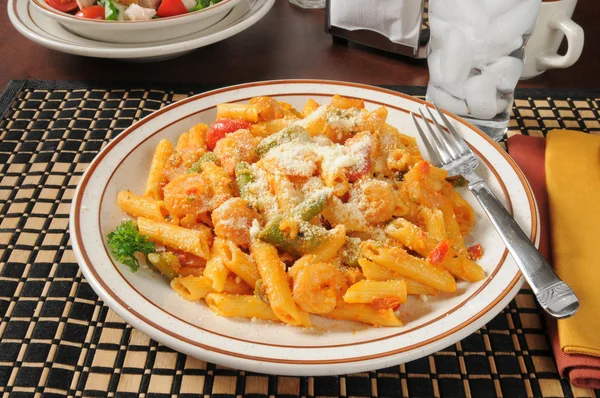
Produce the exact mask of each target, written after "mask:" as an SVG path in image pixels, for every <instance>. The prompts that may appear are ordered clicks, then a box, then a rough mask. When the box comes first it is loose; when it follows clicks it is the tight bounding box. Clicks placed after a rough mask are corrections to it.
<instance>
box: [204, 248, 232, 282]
mask: <svg viewBox="0 0 600 398" xmlns="http://www.w3.org/2000/svg"><path fill="white" fill-rule="evenodd" d="M227 250H229V248H228V247H227V242H226V241H225V240H224V239H221V238H215V242H214V243H213V247H212V249H211V251H210V259H209V260H208V261H207V263H206V269H205V270H204V276H206V277H207V278H209V279H210V280H211V281H212V288H213V289H214V290H215V291H216V292H222V291H223V289H224V288H225V281H226V280H227V276H228V275H229V269H228V268H227V267H226V266H225V262H224V257H225V256H226V254H225V252H226V251H227Z"/></svg>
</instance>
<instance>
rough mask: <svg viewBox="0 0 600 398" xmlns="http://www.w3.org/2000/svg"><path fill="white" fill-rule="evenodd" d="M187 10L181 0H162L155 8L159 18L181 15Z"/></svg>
mask: <svg viewBox="0 0 600 398" xmlns="http://www.w3.org/2000/svg"><path fill="white" fill-rule="evenodd" d="M187 12H188V10H187V8H185V5H183V1H181V0H162V3H160V7H158V10H156V15H158V16H159V17H161V18H164V17H174V16H175V15H181V14H185V13H187Z"/></svg>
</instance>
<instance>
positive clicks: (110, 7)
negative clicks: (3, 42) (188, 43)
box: [45, 0, 222, 21]
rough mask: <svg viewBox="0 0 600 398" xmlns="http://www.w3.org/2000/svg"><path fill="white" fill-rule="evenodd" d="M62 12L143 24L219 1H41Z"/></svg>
mask: <svg viewBox="0 0 600 398" xmlns="http://www.w3.org/2000/svg"><path fill="white" fill-rule="evenodd" d="M45 1H46V4H48V5H49V6H50V7H52V8H55V9H57V10H59V11H62V12H68V13H73V12H75V16H77V17H81V18H87V19H99V20H106V21H147V20H150V19H156V18H165V17H174V16H176V15H182V14H187V13H188V12H194V11H199V10H202V9H204V8H207V7H210V6H212V5H215V4H217V3H219V2H221V1H222V0H45Z"/></svg>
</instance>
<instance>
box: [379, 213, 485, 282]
mask: <svg viewBox="0 0 600 398" xmlns="http://www.w3.org/2000/svg"><path fill="white" fill-rule="evenodd" d="M385 232H386V233H387V234H388V235H390V236H391V237H392V238H394V239H397V240H398V241H400V243H402V244H403V245H405V246H406V247H408V248H409V249H411V250H413V251H415V252H417V253H419V254H420V255H421V256H423V257H427V256H429V255H430V254H431V253H432V252H433V251H434V250H435V249H436V247H438V246H439V245H440V243H441V242H439V241H436V240H435V239H433V237H431V236H430V235H429V234H428V233H426V232H424V231H423V230H421V229H420V228H419V227H417V226H416V225H414V224H412V223H411V222H409V221H407V220H404V219H401V218H398V219H396V220H394V221H392V222H391V223H390V224H389V225H388V226H387V227H386V228H385ZM440 265H441V266H442V267H444V268H445V269H447V270H448V271H449V272H450V273H451V274H452V275H454V276H456V277H458V278H461V279H464V280H466V281H469V282H477V281H480V280H482V279H484V278H485V271H484V270H483V268H481V267H480V266H479V265H478V264H476V263H475V262H473V261H471V260H469V259H468V258H467V257H466V256H465V255H463V254H461V253H457V252H456V251H455V250H454V249H453V248H452V247H448V249H447V252H446V254H445V255H444V256H443V258H442V259H441V261H440Z"/></svg>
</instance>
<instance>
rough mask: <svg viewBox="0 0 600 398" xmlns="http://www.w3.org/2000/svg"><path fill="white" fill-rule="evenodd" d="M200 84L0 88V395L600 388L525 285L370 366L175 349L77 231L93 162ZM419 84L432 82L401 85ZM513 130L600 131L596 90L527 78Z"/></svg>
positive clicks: (519, 393) (453, 393)
mask: <svg viewBox="0 0 600 398" xmlns="http://www.w3.org/2000/svg"><path fill="white" fill-rule="evenodd" d="M203 89H204V90H205V89H206V88H202V87H192V88H190V87H183V86H182V87H180V88H178V89H170V90H165V89H161V88H154V89H147V88H139V89H136V88H129V89H106V88H94V87H93V86H91V85H89V84H87V85H86V84H81V83H68V82H67V83H65V82H39V81H25V82H13V83H11V85H10V86H9V87H8V89H7V90H6V92H5V94H4V95H3V96H2V97H1V98H0V117H1V116H2V115H4V118H3V119H2V120H1V121H0V140H1V142H0V209H1V210H0V317H1V323H0V393H4V396H7V395H14V396H21V395H24V396H31V395H32V394H36V395H40V396H41V395H44V396H53V395H56V396H65V395H68V396H98V397H100V396H102V397H104V396H108V397H112V396H132V397H134V396H157V397H158V396H161V397H162V396H164V397H167V396H186V395H187V394H190V396H191V395H205V396H211V395H212V396H214V397H238V396H242V395H248V396H256V397H267V396H268V397H272V396H281V397H299V396H302V397H315V396H319V397H321V396H343V397H349V396H358V397H372V396H376V397H388V396H389V397H392V396H403V397H408V396H411V397H413V396H414V397H417V396H421V397H430V396H444V397H446V396H447V397H461V396H474V397H480V396H486V397H487V396H504V397H511V398H512V397H526V396H536V397H600V392H598V391H596V392H595V391H592V390H587V389H580V388H576V387H573V386H571V385H570V384H569V382H568V381H566V380H561V379H560V378H559V375H558V372H557V369H556V365H555V362H554V358H553V355H552V351H551V349H550V346H549V342H548V338H547V336H546V331H545V325H544V319H543V317H542V316H541V315H542V314H541V311H540V309H539V308H538V307H537V305H536V302H535V300H534V297H533V295H532V293H531V291H530V290H527V289H523V290H522V291H521V292H520V293H519V295H518V296H517V297H516V298H515V300H513V301H512V302H511V303H510V305H509V306H508V307H507V308H506V309H504V311H503V312H502V313H500V314H499V315H498V316H496V318H494V319H493V320H492V321H491V322H490V323H488V324H487V325H486V326H485V327H484V328H482V329H481V330H479V331H478V332H476V333H474V334H472V335H471V336H469V337H467V338H466V339H464V340H462V341H461V342H459V343H457V344H456V345H453V346H451V347H449V348H447V349H445V350H442V351H440V352H438V353H436V354H434V355H431V356H429V357H426V358H422V359H420V360H417V361H413V362H410V363H407V364H403V365H399V366H394V367H390V368H387V369H381V370H378V371H374V372H369V373H361V374H352V375H346V376H340V377H278V376H269V375H262V374H255V373H250V372H243V371H237V370H232V369H227V368H223V367H220V366H216V365H213V364H210V363H206V362H203V361H200V360H197V359H194V358H191V357H187V356H186V355H184V354H181V353H178V352H175V351H173V350H171V349H169V348H167V347H165V346H163V345H161V344H158V343H157V342H155V341H153V340H151V339H150V338H148V337H147V336H146V335H144V334H143V333H141V332H139V331H137V330H135V329H132V328H131V326H129V325H128V324H127V323H125V322H124V321H123V320H122V319H121V318H120V317H119V316H117V315H116V314H115V313H114V312H112V311H111V310H110V309H108V307H106V306H105V305H104V304H103V302H102V301H101V300H100V299H98V297H97V296H96V294H95V293H94V292H93V291H92V289H91V288H90V286H89V285H88V284H87V282H86V281H85V279H84V278H83V277H82V274H81V271H80V270H79V267H78V266H77V263H76V261H75V258H74V256H73V252H72V249H71V246H70V241H69V233H68V217H69V206H70V202H71V198H72V196H73V192H74V190H75V188H76V186H77V182H78V180H79V178H80V176H81V175H82V173H83V171H84V170H85V168H86V167H87V165H88V164H89V163H90V162H91V160H92V159H93V158H94V156H95V155H96V154H97V153H98V151H99V150H100V149H102V147H103V146H104V145H106V143H107V142H108V141H110V140H111V139H112V138H114V137H115V136H116V135H118V134H119V133H120V132H121V131H122V130H123V129H124V128H126V127H128V126H129V125H131V124H132V123H133V122H134V121H136V120H138V119H140V118H142V117H144V116H146V115H148V114H150V113H151V112H153V111H155V110H157V109H159V108H161V107H163V106H165V105H167V104H169V103H171V102H173V101H176V100H179V99H181V98H185V97H187V96H189V95H191V94H193V93H197V92H201V91H203ZM400 89H401V91H403V92H408V93H410V94H416V95H419V94H421V95H422V94H423V93H424V89H423V88H400ZM517 97H518V98H519V99H518V100H516V101H515V107H514V109H513V110H514V117H513V119H512V120H511V123H510V129H509V135H512V134H529V135H544V134H545V133H546V132H547V131H549V130H551V129H554V128H574V129H579V130H584V131H588V132H590V133H593V134H600V123H599V122H598V120H599V119H600V115H599V108H598V101H599V98H600V91H596V92H594V91H590V92H584V91H573V92H564V91H563V92H559V91H547V90H521V91H519V92H518V94H517Z"/></svg>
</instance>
